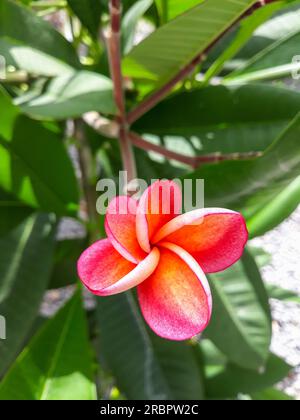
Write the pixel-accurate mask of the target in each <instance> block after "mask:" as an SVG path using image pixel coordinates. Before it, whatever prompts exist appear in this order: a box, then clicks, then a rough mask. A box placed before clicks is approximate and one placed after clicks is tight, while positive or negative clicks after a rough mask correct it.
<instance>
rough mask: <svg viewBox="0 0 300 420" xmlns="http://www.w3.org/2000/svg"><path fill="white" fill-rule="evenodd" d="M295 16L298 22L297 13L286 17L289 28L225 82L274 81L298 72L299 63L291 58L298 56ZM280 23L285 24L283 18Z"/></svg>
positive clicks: (299, 35) (299, 36)
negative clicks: (266, 79)
mask: <svg viewBox="0 0 300 420" xmlns="http://www.w3.org/2000/svg"><path fill="white" fill-rule="evenodd" d="M294 15H295V16H294ZM296 16H297V17H298V20H299V11H295V12H294V13H293V14H289V15H288V16H286V21H287V22H288V25H289V26H288V27H287V26H285V28H286V31H285V32H284V33H281V37H280V38H279V39H275V40H274V41H273V42H272V43H271V44H269V45H268V46H267V47H266V48H265V49H263V50H262V51H259V52H258V53H257V54H256V55H254V56H252V57H250V59H249V60H248V61H246V62H245V63H243V64H242V66H241V67H240V68H238V69H237V70H236V71H234V72H233V73H231V74H229V75H228V76H227V77H226V78H225V79H226V81H227V82H230V83H231V82H234V83H240V82H244V81H252V80H262V79H265V78H268V79H275V78H277V77H285V76H290V75H291V72H292V71H296V70H300V64H299V62H298V63H297V62H294V63H293V57H295V56H298V55H299V49H298V45H299V40H300V28H299V23H298V25H296V27H293V20H292V19H293V18H295V17H296ZM280 22H281V23H283V24H284V23H285V22H284V19H283V18H282V19H281V20H280V21H279V22H277V24H278V23H280ZM269 36H270V35H269Z"/></svg>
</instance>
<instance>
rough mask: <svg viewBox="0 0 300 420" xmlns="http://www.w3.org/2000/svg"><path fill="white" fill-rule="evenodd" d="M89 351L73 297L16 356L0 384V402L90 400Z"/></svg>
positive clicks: (92, 395) (76, 299) (92, 387)
mask: <svg viewBox="0 0 300 420" xmlns="http://www.w3.org/2000/svg"><path fill="white" fill-rule="evenodd" d="M94 399H96V387H95V384H94V382H93V373H92V357H91V348H90V345H89V341H88V333H87V324H86V319H85V313H84V310H83V305H82V301H81V296H80V294H79V293H78V292H77V293H76V294H75V296H74V297H73V298H72V299H71V300H70V301H69V302H68V303H67V304H66V305H65V306H64V308H63V309H61V310H60V311H59V312H58V314H57V315H56V316H55V317H54V318H53V319H51V320H49V321H48V322H47V323H46V325H45V326H44V327H43V328H42V330H41V331H40V332H39V333H38V334H37V335H36V336H35V337H34V338H33V339H32V341H31V342H30V343H29V344H28V346H27V347H26V348H25V349H24V350H23V352H22V353H21V354H20V356H19V357H18V359H17V360H16V362H15V363H14V365H13V366H12V368H11V370H10V371H9V372H8V374H7V375H6V377H5V378H4V379H3V381H2V383H1V385H0V400H94Z"/></svg>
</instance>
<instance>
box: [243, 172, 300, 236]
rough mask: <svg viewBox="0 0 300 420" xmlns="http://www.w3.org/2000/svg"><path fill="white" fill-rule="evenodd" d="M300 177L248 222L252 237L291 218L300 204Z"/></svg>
mask: <svg viewBox="0 0 300 420" xmlns="http://www.w3.org/2000/svg"><path fill="white" fill-rule="evenodd" d="M299 197H300V177H298V178H296V179H295V180H294V181H292V182H291V183H290V184H289V185H288V186H287V187H286V188H284V189H283V190H282V191H281V192H280V193H279V194H278V195H276V196H275V197H274V198H273V199H272V200H270V201H269V202H268V203H267V204H266V205H265V206H264V207H263V208H262V209H261V210H259V211H257V212H256V213H255V215H254V216H253V217H251V219H250V220H249V222H248V228H249V230H250V232H251V236H252V237H256V236H261V235H263V234H264V233H266V232H268V231H269V230H272V229H274V228H275V227H276V226H278V225H279V224H280V223H281V222H283V221H284V220H285V219H286V218H287V217H289V216H290V215H291V214H292V213H293V212H294V211H295V210H296V209H297V207H298V205H299V203H300V198H299Z"/></svg>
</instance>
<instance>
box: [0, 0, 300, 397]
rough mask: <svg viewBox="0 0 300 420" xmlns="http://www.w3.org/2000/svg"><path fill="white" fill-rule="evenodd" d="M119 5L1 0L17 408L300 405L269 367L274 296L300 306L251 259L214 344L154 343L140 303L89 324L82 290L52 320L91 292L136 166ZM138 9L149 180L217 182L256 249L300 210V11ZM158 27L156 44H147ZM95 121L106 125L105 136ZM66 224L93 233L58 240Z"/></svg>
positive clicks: (0, 124) (6, 284) (273, 5)
mask: <svg viewBox="0 0 300 420" xmlns="http://www.w3.org/2000/svg"><path fill="white" fill-rule="evenodd" d="M107 3H108V2H107V1H101V0H89V1H84V2H83V1H76V0H68V1H64V0H62V1H59V2H57V1H53V0H48V1H47V2H45V1H39V0H36V1H32V2H29V1H21V0H20V1H17V0H0V56H2V57H3V58H4V59H5V64H6V69H5V70H6V76H5V77H4V78H3V77H2V72H1V70H3V69H2V68H0V108H1V113H0V315H2V316H5V317H6V319H7V331H8V332H9V334H8V337H7V340H0V375H1V383H0V399H34V400H38V399H60V400H63V399H86V400H91V399H96V398H97V395H98V397H100V398H103V397H111V398H113V397H112V396H111V395H110V389H111V385H115V386H117V387H118V389H119V390H120V392H121V393H122V395H123V396H124V398H131V399H178V400H184V399H186V400H188V399H199V400H200V399H238V398H239V397H240V395H241V394H244V395H246V396H247V397H248V398H251V399H257V400H260V399H269V400H285V399H289V397H288V396H286V395H284V394H283V393H281V392H279V391H277V390H276V388H274V386H275V385H276V384H277V383H278V382H279V381H281V380H282V379H284V378H285V377H286V376H287V375H288V374H289V372H290V370H291V369H292V367H291V366H289V365H287V364H286V363H285V362H284V361H283V360H281V359H279V358H278V357H277V356H275V355H273V354H271V353H270V342H271V336H272V331H271V330H272V328H271V323H272V319H271V314H270V307H269V298H273V299H280V300H284V301H290V300H291V301H294V302H299V299H300V298H299V296H297V295H296V294H294V293H292V292H290V291H288V290H283V289H280V288H278V287H277V286H273V285H271V286H270V285H268V286H267V287H266V285H265V284H264V282H263V279H262V277H261V274H260V266H261V260H262V259H264V258H263V257H264V256H263V255H262V254H261V253H260V252H257V250H256V251H254V250H253V249H252V248H251V247H249V248H248V250H247V251H246V253H245V255H244V257H243V258H242V260H241V261H240V262H239V263H237V264H236V265H235V266H233V267H232V268H230V269H229V270H227V271H225V272H224V273H219V274H214V275H211V278H210V280H211V286H212V292H213V298H214V312H213V318H212V322H211V324H210V326H209V328H208V329H207V331H206V332H205V334H204V336H203V337H201V338H199V339H195V340H192V341H189V342H184V343H176V342H169V341H166V340H163V339H160V338H158V337H156V336H154V334H153V333H152V332H151V331H149V329H148V327H147V326H146V325H145V322H144V320H143V318H142V317H141V316H140V313H139V311H138V307H137V305H136V297H135V295H133V294H132V293H127V294H124V295H118V296H114V297H110V298H101V299H100V298H99V299H97V303H96V305H94V306H93V305H92V308H89V310H88V311H86V310H85V309H84V305H83V300H82V298H81V294H82V293H81V292H82V291H81V289H80V287H78V288H77V290H76V291H75V293H74V296H73V297H72V298H71V299H70V300H69V301H68V302H67V303H66V304H65V306H63V308H62V309H61V310H60V311H59V312H58V313H57V314H56V315H55V316H54V317H53V318H51V319H47V320H45V319H40V318H39V317H38V313H39V308H40V305H41V303H42V300H43V296H44V294H45V291H46V290H47V289H53V288H54V287H55V288H61V287H63V286H65V285H72V286H71V287H73V288H75V287H76V286H75V285H74V284H75V283H76V282H77V278H76V260H77V257H78V255H79V254H80V252H81V251H82V250H83V249H84V247H85V245H86V244H87V243H88V242H90V241H91V240H93V239H95V237H96V238H99V237H100V236H101V234H102V232H103V218H102V217H100V216H99V217H98V215H95V214H94V212H93V211H91V208H90V207H91V203H92V207H93V206H95V201H96V196H95V191H96V182H97V180H98V178H100V177H102V176H103V177H105V176H106V177H110V178H112V179H115V178H116V177H117V175H118V171H119V170H121V169H122V163H121V156H120V149H119V147H118V144H117V141H116V139H109V138H108V137H116V136H115V135H114V134H115V133H114V131H113V130H112V128H113V126H112V124H111V122H112V121H113V120H114V119H115V117H116V116H117V114H118V111H119V110H118V104H117V103H115V101H114V96H113V93H114V89H115V83H114V82H115V81H114V80H112V76H111V74H110V72H109V65H108V62H109V57H108V54H107V49H106V46H105V43H104V36H103V34H104V33H106V32H107V25H108V24H109V19H108V17H109V10H108V7H107ZM123 3H124V4H123V6H124V7H123V21H122V25H121V30H122V34H121V40H122V48H121V52H122V57H121V58H122V71H123V74H124V76H125V100H126V109H127V111H128V113H129V116H130V117H129V119H130V123H132V124H131V128H130V130H132V131H133V132H134V133H135V135H138V136H140V137H142V136H143V137H144V139H146V141H147V147H143V146H142V145H141V144H140V145H138V144H137V143H135V145H136V146H139V147H136V148H135V150H134V153H135V156H136V158H137V164H138V165H137V166H138V175H139V177H140V178H144V179H146V180H149V179H157V178H163V177H169V178H172V177H173V178H179V177H181V178H182V179H192V180H195V179H199V178H200V179H204V180H205V188H206V196H205V199H206V206H207V207H217V206H218V207H228V208H232V209H234V210H238V211H241V212H242V213H243V215H244V217H245V218H246V221H247V225H248V229H249V232H250V234H251V237H256V236H259V235H262V234H264V233H265V232H267V231H269V230H271V229H273V228H274V227H276V226H277V225H278V224H279V223H281V222H282V221H283V220H284V219H285V218H287V217H288V216H289V215H290V214H291V213H292V212H293V211H294V210H295V208H296V207H297V206H298V205H299V202H300V199H299V197H300V178H299V170H300V143H299V136H300V114H299V111H300V93H299V89H295V88H294V87H297V86H296V85H297V82H296V81H295V80H293V79H292V74H294V76H295V75H296V76H297V74H298V73H297V72H298V71H300V65H299V63H296V62H293V57H294V56H297V55H299V49H298V45H299V39H300V23H299V22H300V20H299V14H300V2H299V1H296V0H292V1H288V0H282V1H275V2H268V3H270V4H268V5H266V6H264V7H263V8H258V9H256V8H254V7H253V6H255V5H256V1H253V0H240V1H238V2H237V1H232V0H207V1H205V2H203V1H201V0H198V1H197V0H189V1H182V0H178V1H177V0H167V1H165V0H155V1H152V0H138V1H124V2H123ZM247 11H248V12H249V11H251V13H246V12H247ZM62 12H64V13H65V15H64V16H66V17H65V19H58V20H57V19H56V17H57V16H59V14H60V13H62ZM58 21H59V23H57V22H58ZM141 21H142V22H144V24H145V25H146V26H147V27H150V28H151V32H152V33H151V34H150V35H148V36H147V37H146V38H145V39H143V40H141V41H140V42H139V43H138V45H135V42H136V33H137V29H138V28H139V25H140V23H141ZM0 58H1V57H0ZM193 60H195V61H193ZM2 61H3V60H2ZM2 61H0V64H1V63H2ZM191 61H193V62H194V65H193V66H192V67H189V66H190V63H191ZM178 74H181V75H182V77H179V78H178V79H177V75H178ZM165 86H168V87H169V89H167V95H166V92H164V93H163V94H160V92H161V90H160V89H161V88H163V87H165ZM157 93H158V96H159V101H156V102H154V105H155V106H153V107H152V106H149V107H146V108H145V109H144V112H141V113H140V114H139V113H136V110H140V109H142V110H143V106H144V104H145V103H146V104H147V101H149V97H150V98H153V97H152V95H153V94H154V95H156V94H157ZM144 101H146V102H144ZM141 104H142V105H141ZM90 111H96V112H98V113H101V116H102V117H104V118H105V119H106V120H105V121H106V124H104V125H103V124H102V125H101V124H100V125H101V126H100V131H101V132H100V133H99V130H98V129H99V126H98V128H97V127H96V125H93V124H92V126H90V119H89V118H87V117H88V116H89V115H90V114H87V113H89V112H90ZM146 111H147V112H146ZM70 128H71V129H70ZM72 128H73V129H72ZM144 146H145V145H144ZM153 146H158V147H160V148H161V149H160V150H162V153H158V152H159V150H157V149H153ZM140 149H145V150H140ZM70 152H72V153H71V156H72V157H71V156H70ZM170 152H172V153H173V155H170ZM174 152H175V153H176V154H177V155H176V156H177V158H176V156H175V157H174ZM74 155H75V158H74ZM76 156H79V158H76ZM186 158H187V159H186ZM74 162H75V163H74ZM197 162H198V163H197ZM205 162H206V164H204V163H205ZM78 163H79V165H80V168H79V169H78V167H77V164H78ZM195 163H197V164H195ZM86 210H88V212H89V214H88V217H87V215H86V214H84V213H85V212H86ZM64 217H69V218H72V220H73V221H74V222H77V223H78V224H79V226H81V227H82V226H84V227H85V231H86V234H85V237H84V238H82V239H80V238H76V239H72V238H71V239H68V240H61V239H59V238H58V236H57V227H58V226H59V222H60V221H61V220H62V219H63V218H64ZM87 219H88V221H86V220H87ZM74 384H76V386H75V385H74Z"/></svg>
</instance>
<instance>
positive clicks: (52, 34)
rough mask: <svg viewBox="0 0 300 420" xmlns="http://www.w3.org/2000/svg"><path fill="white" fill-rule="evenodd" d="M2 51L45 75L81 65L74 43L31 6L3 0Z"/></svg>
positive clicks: (0, 6)
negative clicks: (37, 13)
mask: <svg viewBox="0 0 300 420" xmlns="http://www.w3.org/2000/svg"><path fill="white" fill-rule="evenodd" d="M0 54H1V55H3V56H4V57H5V58H6V60H7V62H8V63H9V64H14V65H15V66H16V67H17V68H20V69H23V70H26V71H28V72H29V73H36V74H41V75H46V76H55V75H59V74H62V73H63V72H67V73H69V72H72V71H73V68H80V63H79V61H78V58H77V55H76V52H75V50H74V49H73V47H72V45H71V44H69V42H68V41H67V40H66V39H65V38H64V37H63V36H62V35H61V34H60V33H58V32H57V31H56V30H55V29H54V28H53V26H51V25H50V24H49V23H48V22H46V21H45V20H43V19H41V18H39V17H38V16H36V15H35V14H34V13H33V12H32V11H30V9H29V8H27V7H25V6H22V5H20V4H17V3H16V2H15V1H12V0H0Z"/></svg>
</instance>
